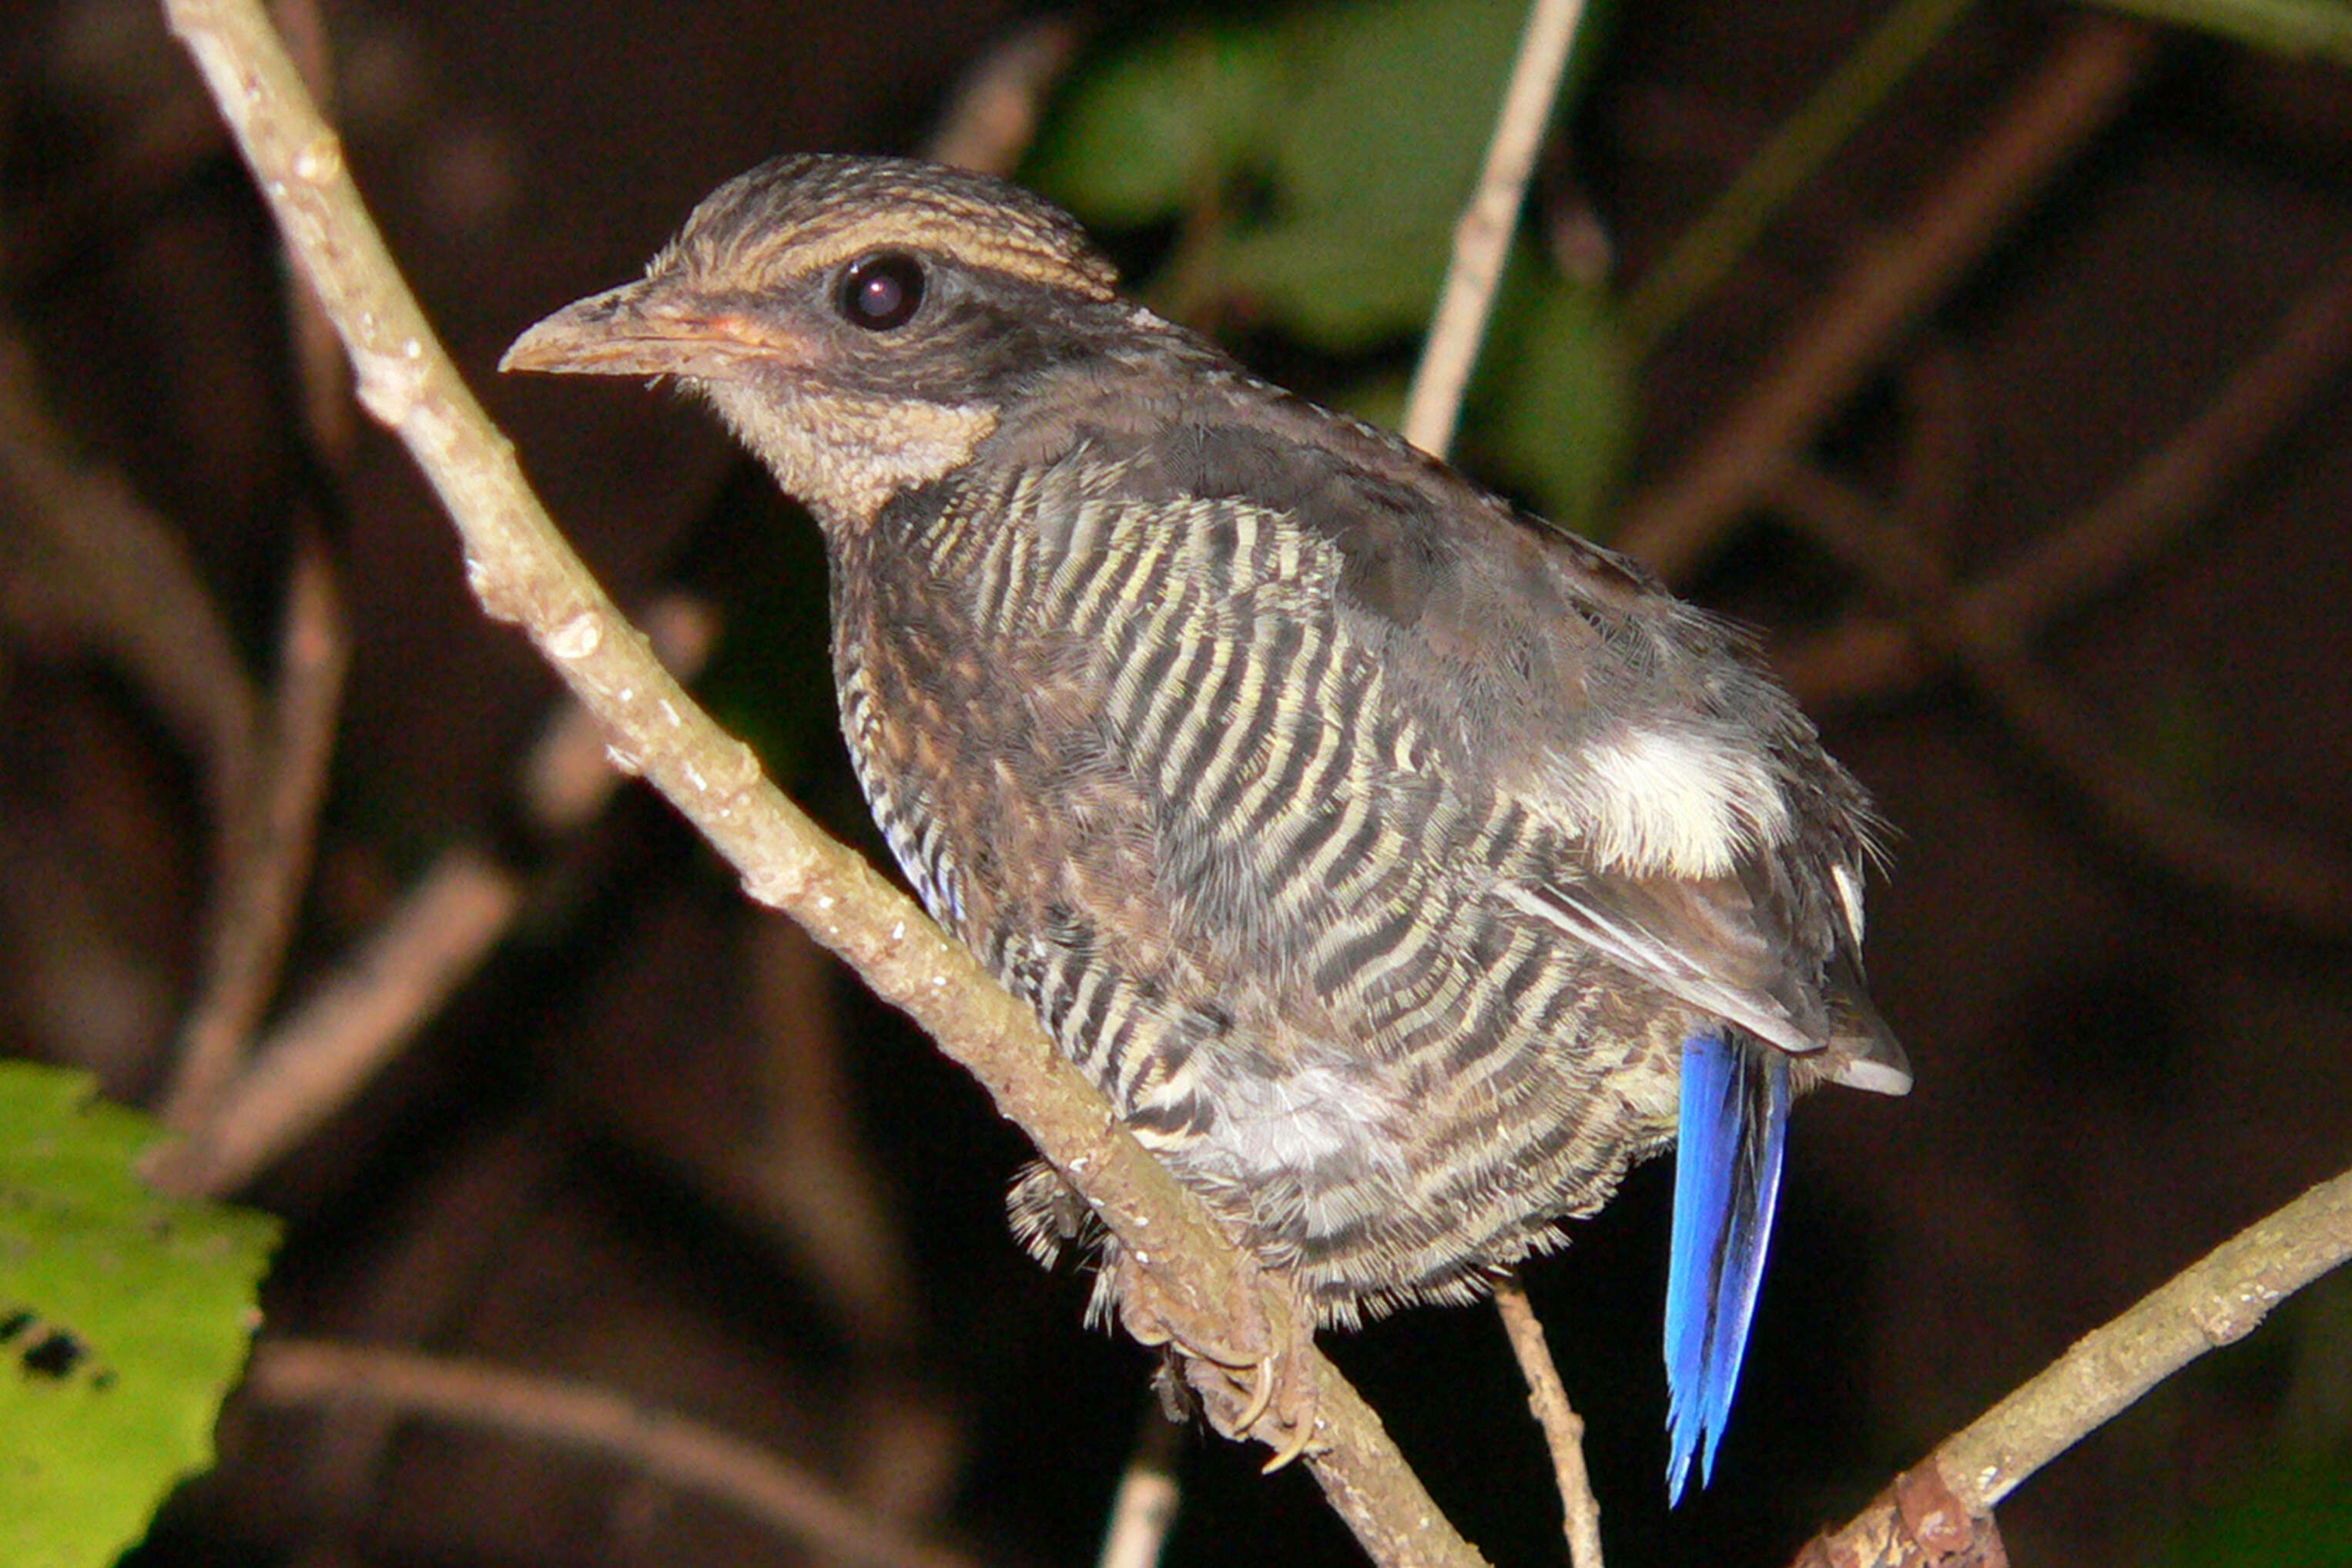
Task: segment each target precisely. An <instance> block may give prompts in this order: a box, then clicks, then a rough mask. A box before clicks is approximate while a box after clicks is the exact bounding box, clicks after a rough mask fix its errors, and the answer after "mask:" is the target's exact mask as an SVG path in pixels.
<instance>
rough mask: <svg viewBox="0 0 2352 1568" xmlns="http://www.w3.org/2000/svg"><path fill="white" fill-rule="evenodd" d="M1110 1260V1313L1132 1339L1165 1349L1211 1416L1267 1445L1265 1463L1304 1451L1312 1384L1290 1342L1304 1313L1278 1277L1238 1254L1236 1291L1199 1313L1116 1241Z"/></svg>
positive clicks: (1311, 1424)
mask: <svg viewBox="0 0 2352 1568" xmlns="http://www.w3.org/2000/svg"><path fill="white" fill-rule="evenodd" d="M1114 1267H1115V1268H1116V1270H1117V1279H1116V1288H1117V1290H1118V1304H1119V1320H1120V1321H1121V1322H1122V1323H1124V1324H1125V1325H1126V1327H1127V1331H1128V1332H1129V1333H1130V1334H1132V1335H1133V1336H1134V1337H1135V1338H1136V1340H1137V1341H1138V1342H1140V1343H1143V1344H1146V1345H1164V1346H1166V1347H1167V1348H1168V1349H1169V1350H1170V1351H1171V1352H1172V1353H1173V1354H1174V1356H1175V1357H1176V1358H1177V1363H1178V1365H1179V1366H1180V1367H1181V1371H1182V1373H1183V1378H1184V1381H1185V1383H1186V1384H1187V1385H1189V1386H1190V1387H1191V1389H1192V1393H1193V1394H1194V1396H1195V1397H1197V1398H1198V1399H1199V1401H1200V1404H1201V1413H1202V1415H1205V1416H1206V1417H1207V1418H1208V1421H1209V1425H1210V1426H1213V1427H1214V1428H1215V1429H1216V1431H1217V1432H1218V1433H1219V1434H1220V1435H1221V1436H1226V1437H1231V1438H1233V1439H1234V1440H1236V1441H1241V1440H1244V1439H1247V1438H1253V1437H1254V1438H1255V1439H1257V1440H1258V1441H1260V1442H1262V1443H1264V1444H1265V1445H1266V1446H1267V1447H1270V1448H1272V1449H1273V1450H1274V1451H1275V1452H1274V1458H1272V1459H1271V1460H1270V1461H1268V1463H1267V1465H1266V1467H1265V1468H1267V1470H1269V1471H1273V1470H1277V1469H1280V1468H1282V1467H1283V1466H1285V1465H1287V1464H1289V1463H1290V1462H1291V1461H1292V1460H1293V1459H1296V1458H1298V1457H1299V1456H1300V1455H1301V1454H1304V1453H1305V1452H1307V1448H1308V1447H1310V1446H1311V1445H1312V1444H1313V1442H1314V1438H1315V1404H1316V1389H1315V1385H1314V1377H1313V1374H1312V1373H1311V1372H1309V1371H1308V1370H1307V1366H1306V1364H1305V1362H1304V1359H1303V1358H1302V1357H1301V1356H1300V1355H1299V1354H1298V1353H1297V1352H1298V1351H1299V1350H1300V1349H1301V1348H1302V1347H1303V1346H1304V1345H1305V1344H1306V1343H1307V1340H1308V1339H1309V1338H1310V1337H1311V1333H1312V1331H1311V1330H1309V1329H1307V1327H1305V1326H1304V1325H1307V1324H1308V1323H1311V1322H1312V1321H1313V1318H1312V1316H1311V1315H1310V1314H1309V1312H1308V1311H1307V1307H1306V1305H1305V1303H1304V1302H1302V1301H1301V1300H1298V1298H1297V1292H1296V1291H1295V1290H1293V1289H1290V1288H1289V1287H1288V1285H1287V1282H1286V1281H1284V1280H1282V1279H1279V1278H1278V1277H1276V1276H1274V1275H1270V1274H1268V1273H1267V1272H1266V1271H1265V1269H1264V1268H1260V1267H1259V1266H1258V1265H1257V1264H1256V1263H1255V1262H1252V1261H1249V1260H1247V1259H1244V1266H1243V1268H1242V1270H1241V1273H1240V1277H1239V1279H1238V1283H1237V1285H1236V1289H1235V1297H1236V1299H1235V1300H1231V1301H1228V1302H1223V1303H1219V1304H1218V1305H1219V1307H1220V1309H1221V1310H1217V1311H1215V1312H1214V1313H1204V1312H1202V1311H1200V1310H1187V1309H1186V1308H1185V1307H1184V1306H1182V1305H1181V1304H1180V1303H1179V1302H1178V1301H1177V1300H1175V1299H1174V1298H1173V1297H1172V1296H1171V1294H1170V1292H1168V1291H1167V1290H1166V1289H1162V1287H1161V1285H1160V1281H1159V1279H1157V1278H1156V1276H1155V1273H1154V1271H1153V1269H1152V1268H1150V1266H1149V1265H1148V1264H1141V1263H1138V1262H1137V1261H1136V1260H1135V1258H1133V1257H1132V1256H1131V1255H1129V1254H1127V1253H1126V1252H1124V1250H1122V1251H1121V1253H1120V1255H1119V1257H1118V1261H1117V1263H1116V1264H1115V1265H1114Z"/></svg>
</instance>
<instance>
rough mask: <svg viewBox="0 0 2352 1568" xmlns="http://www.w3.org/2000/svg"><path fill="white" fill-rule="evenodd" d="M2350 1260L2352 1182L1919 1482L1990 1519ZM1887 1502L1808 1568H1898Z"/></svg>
mask: <svg viewBox="0 0 2352 1568" xmlns="http://www.w3.org/2000/svg"><path fill="white" fill-rule="evenodd" d="M2348 1259H2352V1172H2347V1173H2345V1174H2343V1175H2340V1176H2337V1177H2336V1178H2335V1179H2334V1180H2332V1181H2327V1182H2323V1183H2321V1184H2319V1185H2318V1186H2315V1187H2314V1188H2312V1189H2311V1190H2310V1191H2309V1192H2307V1193H2305V1194H2303V1195H2302V1196H2301V1197H2299V1198H2297V1199H2295V1200H2294V1202H2293V1203H2291V1204H2288V1205H2286V1206H2285V1207H2284V1208H2282V1209H2280V1210H2278V1211H2277V1212H2276V1213H2274V1214H2273V1215H2270V1216H2269V1217H2268V1218H2266V1219H2263V1220H2262V1221H2260V1222H2259V1223H2257V1224H2255V1225H2252V1226H2248V1227H2247V1228H2246V1229H2244V1230H2242V1231H2240V1232H2239V1233H2238V1234H2237V1235H2236V1236H2234V1237H2231V1238H2230V1239H2229V1240H2228V1241H2225V1242H2223V1243H2222V1244H2221V1246H2220V1247H2215V1248H2214V1249H2213V1250H2212V1251H2211V1252H2210V1253H2208V1254H2206V1255H2205V1257H2204V1258H2200V1259H2199V1260H2198V1261H2197V1262H2196V1263H2194V1264H2191V1265H2190V1266H2189V1268H2185V1269H2183V1270H2182V1271H2181V1272H2180V1273H2179V1274H2178V1275H2176V1276H2175V1277H2174V1278H2173V1279H2171V1280H2170V1281H2169V1282H2168V1283H2167V1284H2166V1285H2164V1286H2163V1287H2162V1288H2161V1289H2158V1290H2157V1291H2155V1292H2154V1293H2153V1294H2151V1295H2149V1296H2147V1297H2146V1298H2145V1299H2143V1300H2140V1301H2138V1302H2137V1303H2136V1304H2135V1305H2133V1306H2132V1307H2131V1308H2130V1309H2129V1310H2126V1312H2124V1313H2123V1314H2122V1315H2121V1316H2120V1317H2117V1318H2116V1319H2115V1320H2114V1321H2111V1322H2109V1323H2106V1324H2105V1325H2104V1326H2102V1327H2100V1328H2097V1329H2095V1330H2093V1331H2091V1332H2090V1333H2088V1334H2085V1335H2084V1336H2083V1338H2082V1339H2080V1340H2078V1341H2076V1342H2075V1343H2074V1346H2073V1347H2072V1348H2071V1349H2069V1350H2068V1351H2067V1352H2066V1353H2065V1354H2064V1355H2063V1356H2061V1357H2060V1358H2059V1359H2058V1360H2057V1361H2056V1362H2055V1363H2053V1364H2052V1365H2051V1366H2050V1367H2049V1368H2047V1369H2046V1370H2045V1371H2043V1372H2042V1373H2041V1374H2040V1375H2038V1376H2036V1377H2035V1378H2033V1379H2032V1381H2031V1382H2029V1383H2027V1384H2025V1385H2024V1386H2023V1387H2021V1388H2020V1389H2018V1390H2017V1391H2016V1392H2015V1393H2013V1394H2011V1395H2009V1397H2008V1398H2006V1399H2003V1400H2002V1401H2001V1402H2000V1404H1998V1405H1994V1406H1993V1407H1992V1408H1991V1409H1990V1410H1989V1411H1987V1412H1986V1413H1985V1414H1984V1415H1981V1416H1979V1417H1978V1418H1977V1419H1976V1420H1975V1421H1974V1422H1972V1423H1970V1424H1969V1426H1967V1427H1965V1428H1963V1429H1962V1430H1961V1431H1959V1432H1958V1433H1955V1434H1954V1435H1953V1436H1950V1437H1948V1438H1946V1439H1945V1440H1944V1442H1943V1443H1942V1444H1941V1445H1939V1446H1938V1447H1937V1449H1936V1451H1935V1453H1933V1454H1932V1455H1930V1456H1929V1457H1928V1458H1927V1460H1926V1461H1925V1462H1924V1463H1923V1464H1922V1465H1920V1467H1919V1468H1918V1470H1916V1471H1914V1472H1912V1473H1913V1474H1914V1475H1917V1474H1919V1473H1920V1472H1932V1474H1933V1475H1934V1476H1935V1477H1937V1478H1940V1483H1941V1487H1942V1488H1944V1489H1948V1491H1949V1495H1950V1497H1951V1498H1952V1500H1954V1501H1955V1502H1956V1503H1957V1505H1958V1507H1959V1508H1960V1509H1961V1510H1964V1511H1965V1512H1966V1513H1967V1514H1969V1515H1971V1516H1979V1517H1980V1516H1983V1515H1986V1514H1990V1512H1991V1510H1993V1508H1994V1507H1995V1506H1996V1505H1997V1504H1999V1503H2000V1501H2001V1500H2002V1499H2004V1498H2006V1497H2008V1496H2009V1495H2010V1494H2011V1492H2014V1491H2015V1490H2016V1489H2018V1488H2019V1487H2020V1486H2021V1485H2022V1484H2023V1483H2024V1482H2025V1480H2026V1479H2028V1478H2029V1477H2031V1476H2032V1474H2033V1473H2034V1472H2035V1471H2036V1470H2038V1469H2040V1468H2042V1466H2044V1465H2047V1464H2048V1463H2049V1462H2050V1461H2051V1460H2053V1459H2054V1458H2057V1457H2058V1456H2059V1455H2061V1454H2063V1453H2064V1452H2065V1451H2066V1450H2067V1449H2068V1448H2070V1447H2073V1446H2074V1444H2075V1443H2077V1442H2079V1441H2081V1440H2082V1439H2083V1438H2084V1436H2087V1435H2089V1434H2090V1433H2092V1432H2094V1431H2095V1430H2097V1429H2098V1428H2099V1427H2100V1426H2104V1425H2105V1423H2106V1422H2108V1421H2110V1420H2112V1419H2114V1418H2115V1417H2116V1415H2119V1414H2120V1413H2122V1412H2123V1411H2124V1410H2126V1409H2127V1408H2129V1407H2130V1406H2131V1405H2133V1404H2134V1403H2135V1402H2136V1401H2137V1400H2138V1399H2139V1398H2140V1397H2141V1396H2142V1395H2143V1394H2147V1392H2148V1390H2150V1389H2152V1388H2154V1387H2155V1386H2156V1385H2157V1384H2159V1383H2162V1382H2163V1381H2164V1380H2165V1379H2166V1378H2168V1377H2170V1376H2171V1375H2172V1374H2173V1373H2176V1372H2179V1370H2180V1369H2181V1368H2182V1367H2184V1366H2187V1365H2188V1364H2189V1363H2190V1362H2192V1361H2195V1360H2196V1359H2197V1358H2198V1357H2199V1356H2201V1355H2203V1354H2204V1353H2205V1352H2208V1351H2211V1350H2217V1349H2219V1348H2220V1347H2221V1346H2223V1345H2228V1344H2234V1343H2236V1342H2238V1341H2239V1340H2242V1339H2243V1338H2245V1336H2246V1335H2248V1334H2249V1333H2252V1331H2253V1330H2254V1329H2255V1327H2256V1326H2257V1325H2258V1324H2260V1323H2261V1322H2262V1321H2263V1319H2264V1318H2265V1317H2267V1316H2269V1314H2270V1312H2271V1310H2272V1309H2273V1308H2274V1307H2276V1306H2277V1305H2278V1304H2279V1303H2280V1302H2281V1301H2284V1300H2286V1299H2287V1298H2288V1297H2290V1296H2292V1295H2294V1293H2295V1292H2296V1291H2297V1290H2300V1289H2303V1288H2304V1287H2305V1286H2306V1285H2308V1284H2310V1283H2311V1282H2312V1281H2313V1280H2315V1279H2319V1278H2320V1277H2321V1276H2322V1275H2325V1274H2326V1273H2327V1272H2328V1271H2329V1270H2331V1269H2334V1268H2338V1267H2340V1266H2341V1265H2342V1264H2344V1263H2345V1262H2346V1261H2347V1260H2348ZM1894 1507H1895V1500H1893V1499H1891V1498H1886V1497H1882V1498H1881V1499H1880V1500H1878V1501H1877V1502H1875V1503H1874V1504H1873V1505H1872V1506H1871V1507H1870V1508H1869V1509H1867V1510H1864V1513H1863V1514H1862V1515H1861V1516H1860V1517H1858V1518H1856V1519H1855V1520H1854V1521H1852V1522H1851V1523H1849V1524H1847V1525H1845V1526H1844V1527H1843V1528H1842V1529H1840V1530H1839V1531H1837V1532H1836V1533H1835V1534H1833V1535H1824V1536H1823V1537H1822V1538H1821V1539H1820V1540H1817V1541H1816V1542H1812V1543H1811V1544H1810V1545H1809V1546H1808V1547H1807V1548H1806V1550H1805V1552H1803V1553H1801V1554H1800V1557H1799V1561H1800V1562H1829V1563H1840V1564H1845V1565H1848V1568H1869V1565H1870V1564H1873V1563H1881V1562H1893V1561H1895V1560H1896V1559H1895V1557H1894V1556H1893V1555H1891V1554H1890V1553H1888V1552H1886V1551H1885V1548H1884V1547H1883V1546H1881V1545H1878V1544H1876V1543H1880V1542H1887V1541H1889V1540H1890V1539H1897V1538H1899V1534H1900V1532H1897V1531H1891V1530H1890V1528H1889V1524H1888V1515H1889V1514H1890V1512H1891V1511H1892V1510H1893V1509H1894Z"/></svg>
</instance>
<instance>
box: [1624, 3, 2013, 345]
mask: <svg viewBox="0 0 2352 1568" xmlns="http://www.w3.org/2000/svg"><path fill="white" fill-rule="evenodd" d="M1974 3H1975V0H1901V3H1900V4H1898V5H1895V7H1894V8H1893V9H1892V10H1890V11H1888V12H1887V13H1886V15H1885V16H1884V17H1883V18H1881V19H1880V21H1879V23H1878V25H1877V26H1875V27H1874V28H1873V29H1872V30H1871V34H1870V37H1867V38H1865V39H1864V40H1863V41H1862V42H1861V43H1860V44H1859V45H1857V46H1855V47H1853V49H1851V50H1849V51H1848V52H1847V53H1846V55H1845V58H1843V59H1842V60H1840V61H1839V62H1838V67H1837V69H1835V70H1834V71H1832V72H1831V73H1830V75H1829V76H1828V77H1826V78H1825V79H1823V80H1822V84H1821V86H1819V87H1818V88H1816V89H1813V91H1812V93H1811V96H1810V97H1808V98H1807V99H1806V100H1805V103H1804V107H1803V108H1801V109H1800V110H1798V111H1797V112H1796V113H1795V114H1793V115H1791V116H1790V118H1789V120H1788V122H1787V123H1786V124H1784V125H1782V126H1781V127H1780V130H1779V131H1778V132H1774V133H1773V136H1772V139H1771V140H1770V141H1769V142H1766V143H1765V144H1764V146H1763V147H1762V148H1760V149H1759V151H1758V152H1757V153H1756V156H1755V157H1753V158H1751V159H1749V160H1748V163H1747V165H1746V166H1745V167H1743V168H1742V169H1741V170H1740V171H1739V173H1738V175H1737V176H1736V177H1735V178H1734V179H1733V180H1732V182H1731V184H1729V185H1728V186H1727V187H1726V189H1725V190H1724V192H1723V194H1722V195H1720V196H1718V197H1717V198H1716V200H1715V201H1714V203H1713V204H1712V205H1709V206H1708V208H1707V210H1706V213H1705V214H1703V215H1702V216H1700V217H1699V219H1698V221H1697V222H1696V223H1694V224H1692V225H1691V226H1690V227H1688V228H1687V229H1685V230H1684V231H1683V232H1682V233H1681V234H1679V235H1677V236H1676V237H1675V243H1674V246H1673V247H1672V248H1671V249H1669V250H1668V251H1667V252H1666V254H1665V255H1664V257H1662V258H1659V260H1658V263H1657V265H1656V266H1654V267H1653V268H1650V269H1649V270H1648V271H1647V272H1644V273H1643V275H1642V276H1641V278H1640V279H1637V280H1636V281H1635V283H1634V285H1633V288H1632V289H1629V290H1627V292H1626V295H1625V305H1624V309H1623V310H1622V313H1621V319H1622V322H1623V330H1624V334H1625V337H1624V341H1625V343H1626V352H1627V353H1628V354H1629V355H1631V356H1632V357H1633V358H1634V359H1636V360H1640V359H1643V358H1645V357H1646V356H1647V355H1648V354H1649V353H1650V352H1651V351H1652V350H1653V349H1654V348H1655V347H1656V346H1657V345H1658V343H1659V342H1660V341H1661V340H1663V339H1664V338H1666V337H1668V336H1669V335H1671V334H1672V333H1673V332H1674V331H1675V328H1676V327H1679V326H1680V325H1681V324H1682V323H1683V322H1684V321H1685V320H1686V319H1688V317H1689V315H1690V313H1691V312H1692V311H1693V310H1696V309H1697V308H1698V305H1699V302H1700V301H1701V300H1704V299H1705V298H1706V296H1707V295H1708V294H1709V293H1711V292H1713V291H1714V290H1715V289H1717V288H1718V287H1720V286H1721V284H1722V282H1723V280H1724V279H1725V278H1726V277H1727V276H1729V275H1730V272H1731V270H1732V268H1735V267H1737V266H1738V264H1739V261H1740V259H1741V258H1743V257H1745V256H1746V255H1747V254H1748V251H1749V249H1750V248H1751V247H1753V246H1754V245H1755V243H1756V241H1757V238H1758V237H1759V236H1760V235H1762V234H1763V232H1764V229H1765V227H1766V226H1767V225H1769V223H1770V222H1771V221H1772V219H1773V218H1774V217H1775V216H1777V215H1778V214H1779V213H1780V209H1781V208H1782V207H1784V206H1785V205H1788V202H1789V199H1790V197H1791V196H1793V195H1796V193H1797V192H1799V191H1800V190H1802V189H1803V188H1804V187H1805V185H1806V184H1809V183H1810V182H1811V180H1812V178H1813V176H1814V175H1815V174H1819V173H1820V172H1821V169H1822V164H1823V163H1827V162H1828V161H1829V159H1830V157H1831V155H1832V153H1835V152H1836V151H1837V150H1838V148H1840V147H1841V146H1843V145H1844V144H1845V141H1846V139H1847V138H1848V137H1850V136H1852V135H1853V132H1854V131H1855V129H1856V128H1857V127H1859V126H1860V125H1861V124H1862V122H1863V121H1864V120H1866V119H1868V118H1869V117H1870V115H1871V113H1872V111H1873V110H1876V109H1877V108H1878V106H1879V105H1880V104H1881V103H1884V102H1885V100H1886V96H1887V94H1889V93H1891V92H1893V91H1894V90H1895V88H1897V87H1899V86H1901V85H1902V83H1903V81H1904V79H1906V77H1908V76H1909V75H1910V73H1911V68H1912V67H1914V66H1916V65H1917V64H1918V63H1919V61H1920V60H1921V59H1922V58H1925V56H1926V55H1927V51H1928V50H1929V49H1931V48H1933V47H1935V46H1936V44H1937V42H1938V41H1939V40H1940V39H1942V37H1944V35H1945V34H1946V33H1948V32H1950V31H1951V29H1952V24H1953V23H1954V22H1956V21H1958V19H1959V16H1960V15H1961V13H1963V12H1964V11H1966V10H1967V9H1968V8H1969V6H1970V5H1973V4H1974Z"/></svg>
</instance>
